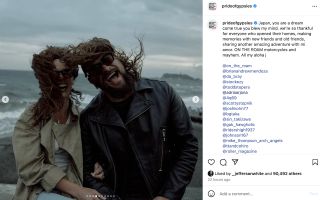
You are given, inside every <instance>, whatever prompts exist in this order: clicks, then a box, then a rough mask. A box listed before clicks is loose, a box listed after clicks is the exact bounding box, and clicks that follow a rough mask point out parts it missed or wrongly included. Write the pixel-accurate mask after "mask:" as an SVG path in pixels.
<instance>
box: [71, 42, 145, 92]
mask: <svg viewBox="0 0 320 200" xmlns="http://www.w3.org/2000/svg"><path fill="white" fill-rule="evenodd" d="M138 41H139V46H140V49H139V51H138V52H134V51H131V53H130V54H126V52H125V51H124V50H122V49H118V48H117V49H115V48H114V46H113V45H112V44H111V43H110V41H109V40H107V39H103V38H97V37H94V38H92V39H91V40H89V41H87V42H82V43H80V44H79V45H78V46H77V47H76V48H75V50H74V54H75V56H74V61H75V62H76V63H77V64H79V65H81V67H82V70H83V71H84V73H85V76H86V77H87V76H88V75H89V74H88V73H87V70H86V68H90V65H91V64H92V63H93V62H94V61H95V60H96V59H97V58H99V57H101V56H103V55H105V54H112V55H113V56H114V57H115V58H117V59H118V60H119V61H120V62H121V63H122V64H123V65H124V68H125V70H126V72H127V73H128V75H129V76H130V77H131V78H132V79H133V80H134V81H137V80H139V79H140V77H141V69H142V64H143V56H144V49H143V43H142V40H141V39H138ZM89 80H90V79H89ZM95 86H96V87H97V85H95Z"/></svg>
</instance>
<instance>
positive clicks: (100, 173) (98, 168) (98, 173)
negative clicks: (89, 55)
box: [91, 162, 104, 180]
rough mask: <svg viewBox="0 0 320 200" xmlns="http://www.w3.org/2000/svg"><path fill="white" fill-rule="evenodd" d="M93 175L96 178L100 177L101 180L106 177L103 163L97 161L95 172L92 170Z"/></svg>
mask: <svg viewBox="0 0 320 200" xmlns="http://www.w3.org/2000/svg"><path fill="white" fill-rule="evenodd" d="M91 176H92V177H94V178H96V179H99V180H103V179H104V172H103V169H102V167H101V165H100V164H99V163H98V162H96V163H95V164H94V172H91Z"/></svg>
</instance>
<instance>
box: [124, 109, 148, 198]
mask: <svg viewBox="0 0 320 200" xmlns="http://www.w3.org/2000/svg"><path fill="white" fill-rule="evenodd" d="M150 107H151V106H148V107H146V109H144V110H143V111H142V112H140V114H138V115H136V116H134V117H132V118H131V119H130V120H128V121H127V122H126V123H125V126H127V125H128V124H129V123H130V122H132V121H133V120H134V119H136V118H138V117H139V116H141V115H142V114H144V113H145V112H146V111H147V110H149V108H150ZM126 130H127V133H129V131H128V129H127V128H126ZM128 140H129V142H130V145H131V147H132V151H133V154H134V156H135V158H136V160H137V162H138V164H139V167H140V171H141V173H142V175H143V178H144V180H145V182H146V185H147V188H148V192H149V195H150V197H151V198H152V197H153V195H152V189H151V185H150V181H149V179H148V177H147V176H146V174H145V173H144V171H143V170H142V169H143V168H142V165H141V162H140V160H139V159H138V156H137V151H136V149H135V144H134V143H133V142H132V141H131V140H130V136H129V134H128Z"/></svg>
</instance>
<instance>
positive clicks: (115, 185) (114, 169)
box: [105, 144, 117, 192]
mask: <svg viewBox="0 0 320 200" xmlns="http://www.w3.org/2000/svg"><path fill="white" fill-rule="evenodd" d="M105 146H106V147H107V148H106V149H107V151H108V152H107V153H108V157H109V158H108V159H110V161H111V165H112V169H113V174H114V186H113V191H114V192H116V189H117V172H116V166H115V164H114V162H113V158H112V156H111V153H110V150H109V146H108V144H105Z"/></svg>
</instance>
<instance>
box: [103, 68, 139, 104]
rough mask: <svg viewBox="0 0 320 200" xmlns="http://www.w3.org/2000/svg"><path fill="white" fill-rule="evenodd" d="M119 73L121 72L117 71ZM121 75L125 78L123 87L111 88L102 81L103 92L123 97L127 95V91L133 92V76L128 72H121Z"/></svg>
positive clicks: (114, 96) (115, 96)
mask: <svg viewBox="0 0 320 200" xmlns="http://www.w3.org/2000/svg"><path fill="white" fill-rule="evenodd" d="M119 73H121V72H119ZM121 75H122V76H123V78H124V80H125V84H124V86H123V87H120V88H113V87H110V86H108V85H107V84H104V83H103V84H102V87H101V89H102V90H103V92H105V93H107V94H108V95H109V96H111V97H113V98H123V97H126V96H127V95H128V93H131V92H133V91H134V83H135V80H134V78H133V77H132V76H131V75H130V74H128V73H121Z"/></svg>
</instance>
